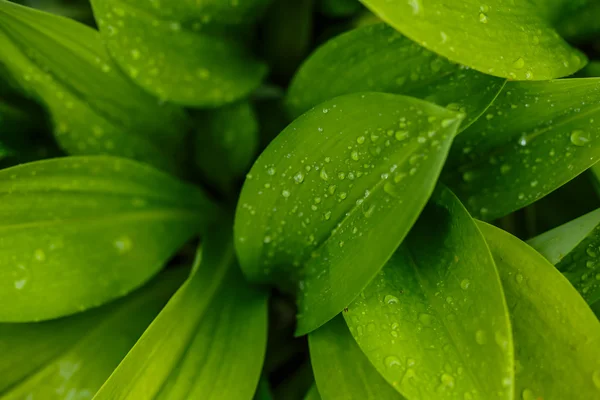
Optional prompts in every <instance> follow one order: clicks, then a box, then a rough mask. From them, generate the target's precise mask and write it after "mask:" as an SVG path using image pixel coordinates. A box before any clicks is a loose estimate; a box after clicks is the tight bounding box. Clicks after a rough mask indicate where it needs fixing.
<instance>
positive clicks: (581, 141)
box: [571, 129, 590, 147]
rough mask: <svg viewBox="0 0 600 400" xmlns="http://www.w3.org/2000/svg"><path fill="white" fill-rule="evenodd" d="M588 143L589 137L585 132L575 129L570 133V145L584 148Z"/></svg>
mask: <svg viewBox="0 0 600 400" xmlns="http://www.w3.org/2000/svg"><path fill="white" fill-rule="evenodd" d="M589 141H590V137H589V135H588V134H587V133H586V132H584V131H582V130H580V129H576V130H574V131H573V132H571V143H573V144H574V145H575V146H580V147H581V146H585V145H586V144H588V143H589Z"/></svg>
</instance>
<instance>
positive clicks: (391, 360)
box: [383, 356, 400, 368]
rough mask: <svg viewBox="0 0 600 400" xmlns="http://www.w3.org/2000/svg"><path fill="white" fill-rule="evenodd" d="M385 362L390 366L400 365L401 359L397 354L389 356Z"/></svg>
mask: <svg viewBox="0 0 600 400" xmlns="http://www.w3.org/2000/svg"><path fill="white" fill-rule="evenodd" d="M383 362H384V363H385V365H386V366H387V367H388V368H393V367H399V366H400V359H398V357H396V356H387V357H386V358H385V360H383Z"/></svg>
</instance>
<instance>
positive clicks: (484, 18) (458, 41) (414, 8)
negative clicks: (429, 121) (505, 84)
mask: <svg viewBox="0 0 600 400" xmlns="http://www.w3.org/2000/svg"><path fill="white" fill-rule="evenodd" d="M361 1H362V3H363V4H365V5H366V6H367V7H368V8H370V9H371V10H372V11H373V12H374V13H375V14H376V15H377V16H379V17H380V18H381V19H383V20H384V21H385V22H387V23H388V24H390V25H392V26H393V27H394V28H396V29H397V30H398V31H400V32H402V33H403V34H404V35H406V36H408V37H409V38H411V39H412V40H414V41H416V42H418V43H419V44H420V45H422V46H423V47H426V48H428V49H429V50H431V51H434V52H436V53H438V54H440V55H442V56H444V57H446V58H448V59H450V60H451V61H454V62H458V63H460V64H464V65H466V66H469V67H471V68H474V69H476V70H478V71H481V72H484V73H486V74H490V75H494V76H500V77H504V78H511V79H515V80H524V79H536V80H545V79H552V78H557V77H561V76H567V75H571V74H572V73H574V72H576V71H577V70H579V69H581V68H582V67H583V66H584V65H585V63H586V57H585V55H584V54H583V53H582V52H580V51H579V50H576V49H574V48H572V47H570V46H569V45H568V44H567V43H566V42H565V41H564V40H563V39H562V38H561V37H560V36H559V35H558V34H557V33H556V31H555V30H554V28H553V27H552V22H553V20H554V19H555V18H556V17H557V16H560V15H561V14H560V11H561V3H563V4H564V3H566V1H564V0H560V1H556V0H547V1H538V0H536V1H518V2H516V1H514V2H507V1H506V0H486V1H485V2H481V1H480V0H462V1H455V2H452V3H451V4H448V2H447V1H446V0H428V1H425V0H408V1H407V0H361Z"/></svg>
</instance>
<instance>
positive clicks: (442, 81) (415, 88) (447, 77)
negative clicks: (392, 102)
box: [287, 24, 505, 130]
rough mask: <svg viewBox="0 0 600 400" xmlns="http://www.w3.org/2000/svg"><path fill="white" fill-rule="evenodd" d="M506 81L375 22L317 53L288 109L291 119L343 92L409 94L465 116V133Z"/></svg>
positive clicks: (293, 88) (295, 84) (296, 83)
mask: <svg viewBox="0 0 600 400" xmlns="http://www.w3.org/2000/svg"><path fill="white" fill-rule="evenodd" d="M323 82H327V84H323ZM504 82H505V80H504V79H502V78H497V77H493V76H489V75H484V74H482V73H480V72H477V71H474V70H471V69H468V68H465V67H463V66H460V65H457V64H453V63H451V62H449V61H447V60H446V59H444V58H442V57H440V56H438V55H436V54H435V53H432V52H430V51H428V50H426V49H424V48H423V47H421V46H419V45H418V44H416V43H414V42H413V41H411V40H409V39H408V38H406V37H404V36H402V35H401V34H399V33H398V32H396V31H395V30H394V29H392V28H390V27H389V26H387V25H385V24H375V25H369V26H366V27H363V28H358V29H355V30H352V31H350V32H347V33H344V34H342V35H340V36H338V37H336V38H334V39H332V40H330V41H328V42H327V43H326V44H324V45H323V46H321V47H320V48H319V49H317V50H316V51H315V52H314V53H313V54H312V55H311V56H310V57H309V58H308V59H307V60H306V61H305V62H304V64H303V65H302V67H301V68H300V70H299V71H298V72H297V73H296V75H295V77H294V80H293V81H292V83H291V84H290V88H289V91H288V95H287V106H288V109H289V110H290V113H291V115H292V116H298V115H300V114H302V113H303V112H305V111H307V110H308V109H310V108H311V107H313V106H315V105H317V104H319V103H321V102H323V101H325V100H328V99H331V98H333V97H336V96H339V95H343V94H348V93H356V92H362V91H376V92H386V93H397V94H405V95H408V96H413V97H417V98H420V99H424V100H427V101H430V102H432V103H435V104H438V105H440V106H442V107H448V108H449V109H451V110H454V111H458V110H460V111H461V112H463V113H466V114H467V117H466V119H465V121H464V122H463V123H462V125H461V130H462V129H465V128H466V127H467V126H468V125H470V124H471V123H472V122H473V121H475V120H476V119H477V118H478V117H479V116H480V115H481V114H482V113H483V112H484V111H485V109H486V108H487V107H488V106H489V105H490V103H491V102H492V101H493V100H494V98H496V96H497V95H498V93H499V92H500V90H501V89H502V86H504Z"/></svg>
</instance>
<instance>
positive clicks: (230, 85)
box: [92, 0, 267, 107]
mask: <svg viewBox="0 0 600 400" xmlns="http://www.w3.org/2000/svg"><path fill="white" fill-rule="evenodd" d="M236 4H237V6H236ZM266 4H267V1H266V0H251V1H242V2H236V3H232V2H223V1H206V2H204V1H203V2H201V3H200V4H199V3H198V2H196V1H195V0H186V1H175V2H170V3H168V4H167V3H158V2H156V1H152V0H140V1H130V0H92V6H93V8H94V16H95V17H96V21H97V22H98V26H99V27H100V31H101V32H102V34H103V36H104V40H105V42H106V45H107V47H108V50H109V51H110V53H111V55H112V56H113V57H114V59H115V61H116V62H117V64H119V66H120V67H121V68H122V69H123V70H124V71H125V73H127V75H129V77H130V78H131V79H133V80H134V81H135V82H136V83H137V84H138V85H140V86H141V87H143V88H144V89H146V90H147V91H149V92H150V93H152V94H154V95H155V96H157V97H159V98H160V99H163V100H168V101H172V102H174V103H178V104H183V105H186V106H198V107H216V106H220V105H223V104H225V103H229V102H232V101H234V100H237V99H239V98H242V97H244V96H246V95H247V94H248V93H249V92H251V91H252V90H253V89H255V88H256V87H257V86H258V85H259V84H260V82H261V80H262V78H263V77H264V75H265V74H266V68H265V66H264V65H263V64H261V63H260V62H258V61H257V60H256V59H255V58H254V56H253V55H252V54H250V52H249V50H248V49H246V48H244V46H243V44H242V43H240V42H239V41H237V40H235V39H232V38H229V37H227V36H226V35H221V34H219V33H214V32H211V30H212V29H211V24H213V23H217V24H220V23H224V22H227V23H233V24H235V23H239V22H241V21H242V20H243V21H247V20H248V19H254V18H255V17H256V16H258V14H259V13H260V11H261V10H262V9H263V8H264V7H265V5H266ZM133 38H137V39H138V40H133Z"/></svg>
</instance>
